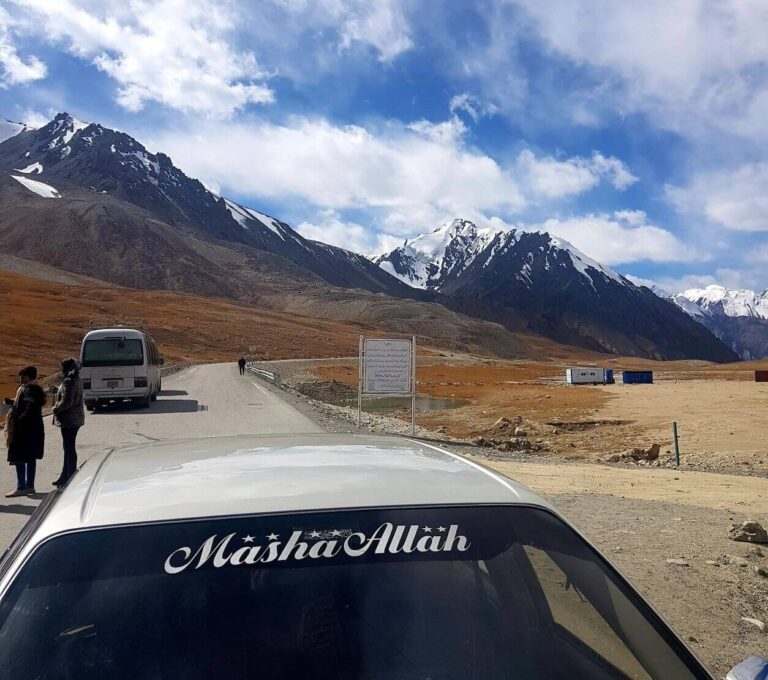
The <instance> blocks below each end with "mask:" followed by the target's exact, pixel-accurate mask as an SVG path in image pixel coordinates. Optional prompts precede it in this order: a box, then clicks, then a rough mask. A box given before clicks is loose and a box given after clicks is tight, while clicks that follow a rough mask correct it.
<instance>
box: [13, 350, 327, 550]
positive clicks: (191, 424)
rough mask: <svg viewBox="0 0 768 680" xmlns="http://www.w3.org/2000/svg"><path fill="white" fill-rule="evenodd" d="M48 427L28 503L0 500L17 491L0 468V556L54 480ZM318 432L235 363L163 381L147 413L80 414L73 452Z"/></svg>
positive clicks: (53, 442)
mask: <svg viewBox="0 0 768 680" xmlns="http://www.w3.org/2000/svg"><path fill="white" fill-rule="evenodd" d="M51 420H52V419H51V417H48V418H46V423H45V427H46V444H45V457H44V458H43V460H42V461H40V462H39V463H38V466H37V480H36V482H35V487H36V488H37V490H38V492H39V493H38V494H37V495H36V496H35V497H34V498H5V497H4V493H5V492H6V491H10V490H11V489H13V488H15V486H16V471H15V469H14V468H13V467H11V466H8V465H6V466H4V467H2V468H0V470H1V471H2V473H0V492H2V493H0V549H2V550H4V549H5V548H6V547H7V546H8V544H9V543H10V542H11V540H12V539H13V537H14V536H15V535H16V534H17V533H18V531H19V530H20V529H21V527H22V526H23V525H24V523H25V522H26V520H27V518H28V517H29V515H30V514H32V511H33V510H34V508H35V507H36V506H37V504H38V503H39V502H40V500H41V499H42V498H44V497H45V493H47V492H48V491H50V490H51V489H52V488H53V487H52V486H51V482H52V481H53V480H54V479H56V478H57V477H58V475H59V471H60V469H61V463H62V450H61V435H60V434H59V429H58V428H56V427H53V425H52V423H51ZM320 431H321V429H320V427H319V426H318V425H317V424H316V423H314V422H313V421H311V420H310V419H309V418H307V417H306V416H304V415H303V414H301V413H299V412H298V411H297V410H296V409H295V408H294V407H293V406H290V405H289V404H287V403H286V402H285V401H284V400H283V399H282V398H281V397H280V395H279V391H278V390H275V389H274V388H273V387H271V386H270V385H267V384H265V383H263V382H261V381H258V380H257V379H256V378H254V377H253V376H252V375H250V374H246V375H245V376H240V375H239V373H238V369H237V366H236V365H235V364H209V365H205V366H193V367H191V368H188V369H185V370H184V371H182V372H181V373H177V374H176V375H173V376H168V377H166V378H163V392H162V393H161V395H160V396H159V397H158V400H157V401H156V402H155V403H153V404H152V406H151V407H150V408H149V409H140V408H135V407H121V408H110V409H107V410H104V411H99V412H98V413H86V420H85V427H83V429H82V430H80V433H79V435H78V447H77V448H78V454H79V457H80V461H81V462H82V461H83V460H85V459H86V458H88V457H89V456H91V455H93V454H94V453H96V452H97V451H102V450H103V449H105V448H109V447H112V446H126V445H131V444H142V443H146V442H151V441H156V440H162V439H189V438H193V437H215V436H221V435H230V434H272V433H286V432H296V433H302V432H320Z"/></svg>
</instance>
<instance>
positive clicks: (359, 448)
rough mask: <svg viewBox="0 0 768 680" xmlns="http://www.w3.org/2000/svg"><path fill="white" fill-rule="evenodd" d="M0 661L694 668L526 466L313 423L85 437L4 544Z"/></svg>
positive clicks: (5, 666) (204, 668) (24, 666)
mask: <svg viewBox="0 0 768 680" xmlns="http://www.w3.org/2000/svg"><path fill="white" fill-rule="evenodd" d="M750 663H752V664H757V665H755V668H756V670H754V671H750V670H749V669H748V668H747V667H746V666H743V667H742V668H741V669H740V670H739V669H737V670H735V671H734V673H743V675H734V676H733V677H736V678H744V677H751V678H756V677H760V676H759V675H757V673H759V672H760V669H759V663H760V662H759V661H758V660H755V659H753V660H751V661H750ZM0 678H2V679H3V680H99V679H101V678H103V679H105V680H106V679H109V680H129V679H130V680H180V679H183V680H208V679H210V678H227V679H228V680H256V679H259V680H261V679H265V678H274V679H277V678H280V679H288V678H296V679H298V678H302V679H307V680H310V679H311V680H319V679H322V678H343V679H347V678H349V679H352V678H356V679H357V678H361V679H362V678H365V679H371V680H373V679H376V680H385V679H386V680H389V679H397V680H411V679H413V680H417V679H418V680H426V679H428V678H429V679H433V680H442V679H446V680H448V679H450V680H470V679H476V680H495V679H499V680H501V679H502V678H503V679H505V680H507V679H509V678H554V679H558V678H562V679H563V680H565V679H566V678H567V679H568V680H574V679H575V678H590V679H602V678H606V679H607V678H664V679H667V680H669V679H680V680H683V679H686V680H688V679H691V678H711V676H710V675H709V673H708V672H707V671H706V669H705V668H704V667H703V666H702V664H701V663H700V662H699V661H698V660H697V659H696V658H695V657H694V655H693V654H692V653H691V652H690V651H689V650H688V648H687V647H686V646H685V645H684V644H683V643H682V642H681V641H680V639H679V638H678V637H677V636H676V635H675V634H674V633H673V632H672V630H671V629H670V628H669V627H668V626H667V625H666V624H665V623H664V622H663V621H662V620H661V619H660V618H659V616H658V615H657V614H656V613H655V612H654V611H653V610H652V609H651V608H650V607H649V606H648V604H647V603H646V602H644V601H643V599H642V598H641V597H640V596H639V595H638V594H637V592H636V591H635V590H633V589H632V587H631V586H630V585H629V584H628V583H627V582H626V581H625V580H624V579H623V578H622V577H621V575H620V574H619V573H618V572H617V571H616V570H615V569H614V568H613V567H612V566H611V565H610V564H609V563H608V562H607V561H606V560H605V559H604V558H603V557H601V556H600V554H599V553H598V552H597V551H596V550H595V549H594V548H593V547H591V546H590V545H589V543H587V541H586V540H585V539H584V538H583V537H582V536H581V535H579V534H578V533H577V532H576V531H575V530H574V529H573V528H572V527H571V526H569V525H568V523H567V522H566V521H564V520H563V519H562V518H561V517H560V516H559V514H558V513H557V512H556V511H555V510H554V509H553V508H552V507H550V506H549V505H548V504H547V503H546V502H545V501H543V500H542V499H541V498H539V497H538V496H536V495H535V494H533V493H532V492H531V491H530V490H529V489H527V488H526V487H524V486H521V485H520V484H517V483H515V482H513V481H511V480H509V479H505V478H503V477H501V476H499V475H496V474H494V473H492V472H490V471H488V470H486V469H484V468H482V467H479V466H477V465H475V464H473V463H471V462H469V461H467V460H465V459H463V458H461V457H459V456H456V455H454V454H451V453H448V452H446V451H442V450H440V449H437V448H435V447H432V446H429V445H427V444H422V443H418V442H415V441H410V440H405V439H394V438H383V437H379V438H374V437H362V436H337V435H329V436H323V435H311V436H306V437H291V438H287V437H258V438H243V437H239V438H223V439H221V438H220V439H206V440H196V441H185V442H174V443H158V444H152V445H148V446H142V447H137V448H132V449H123V450H117V451H113V452H109V453H104V454H101V455H98V456H95V457H93V458H91V459H90V460H89V461H88V462H87V463H86V464H85V465H84V466H83V467H82V468H81V470H80V471H79V472H78V474H77V475H76V476H75V477H74V478H73V479H72V481H71V482H70V483H69V485H68V486H67V487H66V488H64V489H63V490H61V491H59V492H56V493H55V494H52V495H51V496H49V497H48V498H47V499H46V501H44V502H43V504H42V505H41V506H40V508H39V509H38V511H37V512H36V513H35V515H34V516H33V517H32V519H31V520H30V522H29V524H28V525H27V526H26V527H25V529H24V530H23V532H22V533H21V535H20V536H19V537H18V538H17V539H16V541H15V542H14V544H13V545H12V546H11V548H10V549H9V550H8V552H7V553H6V555H5V557H4V559H3V561H2V564H1V565H0Z"/></svg>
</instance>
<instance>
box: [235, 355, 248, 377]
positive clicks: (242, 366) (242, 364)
mask: <svg viewBox="0 0 768 680" xmlns="http://www.w3.org/2000/svg"><path fill="white" fill-rule="evenodd" d="M246 363H247V362H246V360H245V357H240V358H239V359H238V360H237V365H238V367H239V368H240V375H245V364H246Z"/></svg>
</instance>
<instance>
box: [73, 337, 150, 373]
mask: <svg viewBox="0 0 768 680" xmlns="http://www.w3.org/2000/svg"><path fill="white" fill-rule="evenodd" d="M142 363H144V351H143V349H142V346H141V340H139V339H138V338H102V339H100V340H86V342H85V346H84V347H83V366H141V364H142Z"/></svg>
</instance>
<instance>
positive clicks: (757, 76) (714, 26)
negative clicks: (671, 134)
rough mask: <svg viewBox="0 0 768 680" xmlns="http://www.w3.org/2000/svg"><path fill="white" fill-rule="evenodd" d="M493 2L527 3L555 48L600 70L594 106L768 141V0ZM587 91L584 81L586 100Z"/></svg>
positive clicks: (689, 129)
mask: <svg viewBox="0 0 768 680" xmlns="http://www.w3.org/2000/svg"><path fill="white" fill-rule="evenodd" d="M495 4H496V5H497V6H498V5H501V6H505V5H507V6H508V5H513V6H515V7H517V8H522V9H523V10H524V13H525V15H526V16H527V17H528V18H529V20H530V21H531V24H532V32H533V33H534V34H536V35H538V37H539V38H540V39H541V40H542V41H543V42H544V44H545V45H546V46H547V48H548V49H549V50H551V51H553V52H554V53H556V54H558V55H560V56H561V57H564V58H566V59H568V60H570V61H571V62H572V63H573V64H576V65H578V66H580V67H582V66H588V67H590V68H591V69H593V70H594V72H595V76H596V80H598V81H599V82H600V86H599V87H600V94H601V96H600V97H599V98H594V99H592V102H591V103H593V104H595V106H599V105H603V104H604V103H606V102H608V103H609V104H610V106H611V107H612V108H613V109H614V110H615V111H618V112H620V113H621V112H626V111H641V112H645V113H649V114H651V115H652V116H653V117H654V120H655V121H656V122H658V123H660V124H662V125H664V126H667V127H670V128H672V129H675V130H676V131H679V132H680V133H681V134H684V135H686V136H690V135H697V134H700V133H702V132H703V131H707V130H711V129H712V128H718V129H720V130H723V131H727V132H729V133H733V134H736V135H742V136H757V137H760V138H762V139H764V140H765V139H768V129H766V126H765V125H764V121H765V119H766V117H768V77H766V73H765V64H766V62H767V61H768V41H766V39H765V36H766V35H768V4H766V3H765V2H764V1H763V0H722V1H721V2H713V1H711V0H647V1H646V2H643V3H622V2H613V1H612V0H590V1H587V0H497V2H496V3H495ZM714 46H716V49H715V48H714ZM590 95H591V92H590V91H589V89H588V88H585V91H584V102H585V103H587V105H588V104H589V103H590V102H589V99H590Z"/></svg>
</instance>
